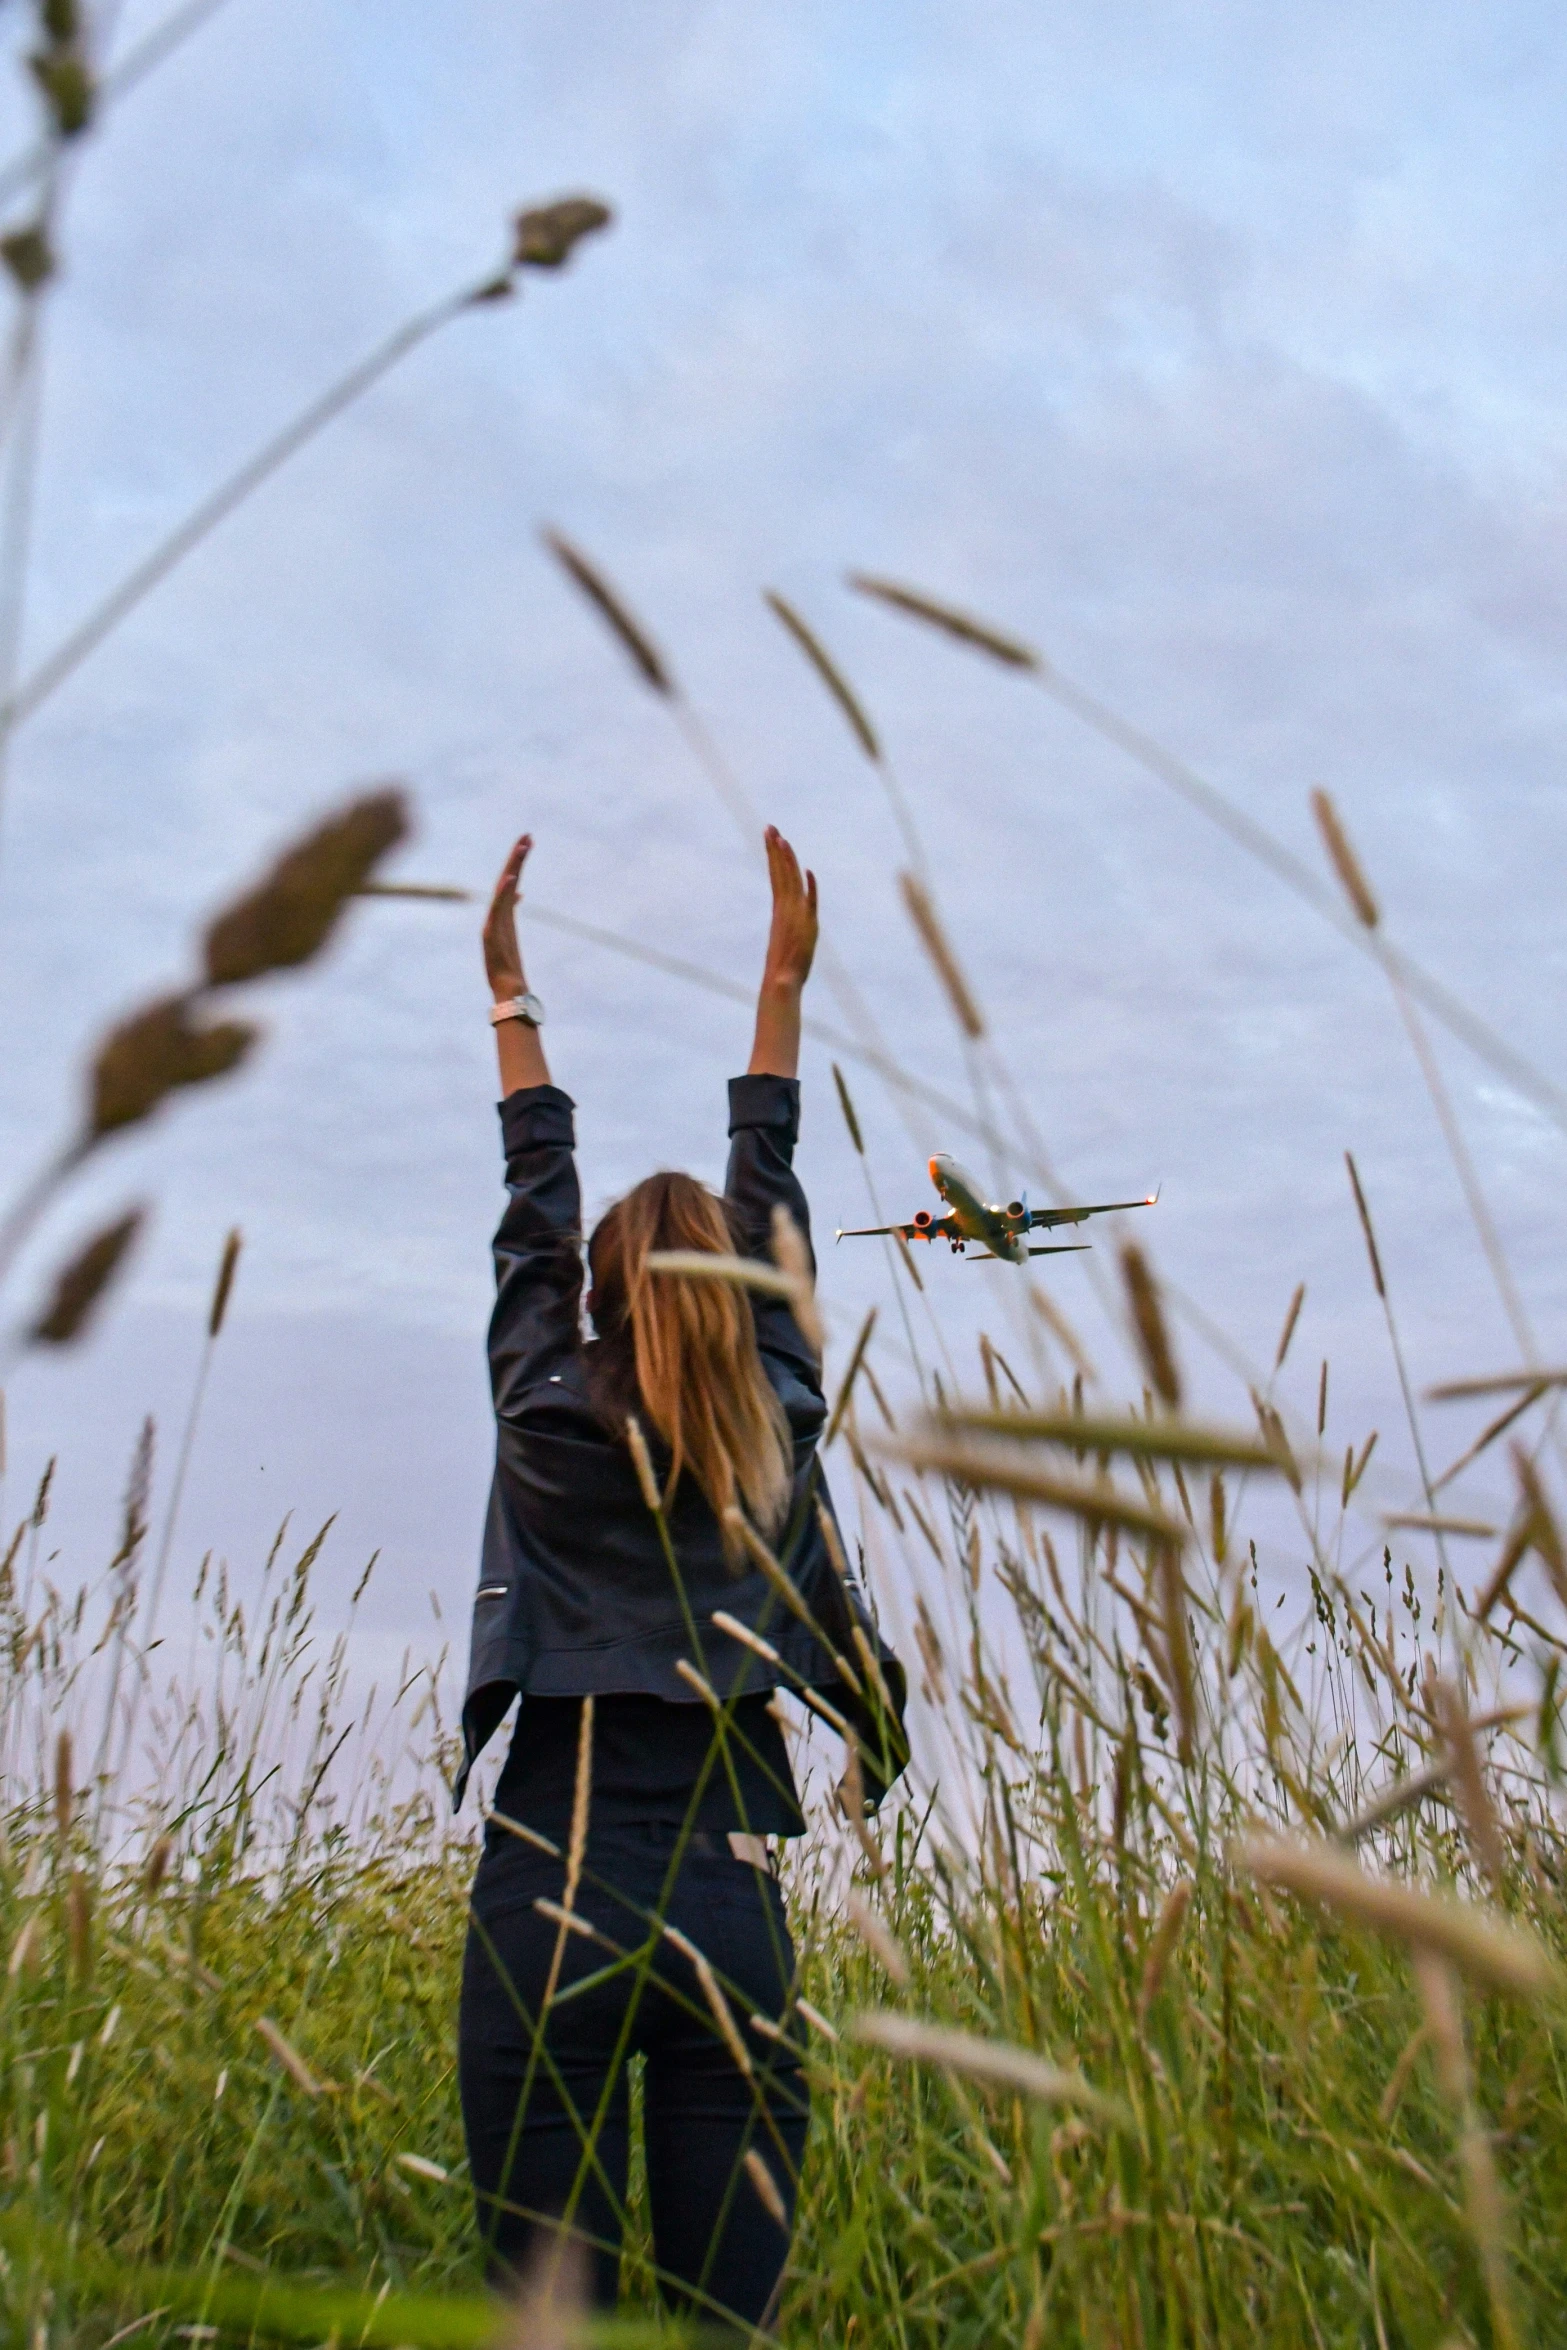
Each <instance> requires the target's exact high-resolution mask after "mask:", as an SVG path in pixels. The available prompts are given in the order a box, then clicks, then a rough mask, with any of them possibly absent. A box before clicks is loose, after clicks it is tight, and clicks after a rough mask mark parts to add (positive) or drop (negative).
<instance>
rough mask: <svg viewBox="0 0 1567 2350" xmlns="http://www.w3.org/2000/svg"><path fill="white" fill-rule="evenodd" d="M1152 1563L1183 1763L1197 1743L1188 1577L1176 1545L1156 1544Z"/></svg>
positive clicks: (1195, 1669)
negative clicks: (1184, 1573) (1188, 1614)
mask: <svg viewBox="0 0 1567 2350" xmlns="http://www.w3.org/2000/svg"><path fill="white" fill-rule="evenodd" d="M1149 1563H1150V1567H1151V1569H1152V1574H1153V1580H1154V1585H1155V1588H1156V1590H1157V1592H1158V1595H1159V1624H1160V1629H1161V1630H1162V1632H1163V1634H1164V1653H1165V1656H1166V1658H1167V1659H1168V1661H1169V1668H1170V1671H1169V1682H1170V1697H1171V1700H1172V1702H1173V1705H1174V1709H1175V1735H1176V1752H1177V1754H1178V1755H1179V1757H1180V1760H1181V1761H1182V1762H1183V1763H1189V1762H1190V1761H1191V1759H1192V1755H1193V1752H1194V1750H1195V1747H1196V1743H1197V1663H1196V1659H1195V1658H1194V1656H1193V1655H1192V1639H1191V1628H1190V1626H1189V1625H1188V1623H1187V1620H1186V1598H1187V1593H1186V1578H1185V1576H1184V1575H1183V1574H1182V1573H1181V1554H1180V1552H1179V1551H1178V1550H1177V1549H1176V1548H1175V1546H1174V1544H1173V1543H1169V1542H1160V1543H1157V1544H1156V1545H1155V1546H1154V1550H1153V1555H1152V1558H1151V1560H1150V1562H1149Z"/></svg>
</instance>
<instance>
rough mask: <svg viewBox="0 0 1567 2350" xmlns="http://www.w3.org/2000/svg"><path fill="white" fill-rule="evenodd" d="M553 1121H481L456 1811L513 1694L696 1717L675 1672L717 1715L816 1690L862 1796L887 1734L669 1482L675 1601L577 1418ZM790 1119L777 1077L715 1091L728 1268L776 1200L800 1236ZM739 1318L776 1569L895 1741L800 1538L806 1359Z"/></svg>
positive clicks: (572, 1271) (632, 1484) (805, 1509)
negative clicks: (789, 1475) (473, 1482)
mask: <svg viewBox="0 0 1567 2350" xmlns="http://www.w3.org/2000/svg"><path fill="white" fill-rule="evenodd" d="M572 1106H573V1105H572V1103H571V1100H570V1098H569V1096H568V1095H566V1094H564V1093H562V1092H561V1091H560V1089H559V1088H558V1087H557V1086H553V1085H536V1086H528V1087H525V1088H524V1089H523V1090H521V1091H520V1092H518V1093H514V1094H511V1095H509V1096H508V1098H507V1099H506V1100H505V1101H503V1102H502V1103H501V1105H500V1117H501V1133H502V1136H503V1139H504V1143H505V1149H506V1187H507V1190H508V1192H509V1193H510V1195H511V1196H510V1198H509V1200H508V1203H507V1207H506V1212H505V1214H504V1215H503V1216H502V1218H501V1222H500V1228H499V1230H498V1231H497V1232H496V1235H495V1244H494V1245H495V1281H496V1299H495V1311H494V1314H493V1315H492V1317H491V1321H490V1382H491V1387H492V1390H493V1393H494V1398H495V1422H496V1458H495V1476H494V1480H493V1482H492V1484H491V1487H490V1505H489V1512H488V1516H487V1518H486V1521H485V1529H484V1549H483V1558H482V1565H481V1569H480V1579H479V1591H478V1596H477V1598H476V1600H475V1602H474V1611H473V1634H472V1642H471V1646H470V1652H469V1665H468V1686H467V1694H466V1696H465V1699H464V1702H463V1714H462V1730H463V1760H462V1767H461V1769H460V1771H459V1773H458V1777H457V1781H456V1785H455V1788H454V1793H453V1800H454V1804H457V1803H461V1801H462V1795H463V1789H464V1787H465V1786H466V1784H467V1780H468V1774H469V1772H470V1771H471V1770H472V1768H473V1764H474V1762H475V1759H476V1758H477V1756H478V1754H479V1753H480V1751H481V1749H482V1748H483V1746H484V1744H485V1742H486V1741H487V1739H488V1738H489V1737H490V1736H491V1734H492V1733H493V1731H494V1730H495V1728H496V1726H497V1724H498V1723H499V1722H500V1720H501V1718H502V1716H503V1715H504V1714H505V1712H506V1709H507V1707H508V1706H509V1705H510V1703H511V1701H512V1699H513V1697H514V1696H516V1695H517V1693H518V1692H519V1691H522V1692H523V1693H524V1696H525V1699H526V1695H528V1694H532V1695H534V1696H538V1697H584V1696H587V1695H589V1694H590V1693H599V1694H608V1693H610V1692H615V1691H627V1692H641V1693H643V1694H645V1695H648V1696H653V1697H662V1698H667V1699H669V1700H671V1701H673V1702H674V1703H676V1704H699V1703H701V1700H700V1698H699V1697H697V1695H696V1693H695V1692H694V1691H693V1690H692V1689H691V1687H690V1685H689V1684H688V1683H687V1682H685V1681H684V1680H682V1679H681V1677H680V1675H679V1674H678V1673H677V1672H676V1671H675V1665H676V1662H677V1661H678V1660H679V1659H681V1658H685V1659H687V1660H689V1661H690V1662H691V1663H693V1664H694V1665H695V1666H696V1667H697V1669H698V1671H699V1672H701V1673H702V1674H703V1675H704V1676H705V1677H706V1679H707V1680H708V1681H709V1683H710V1684H711V1685H712V1686H713V1687H714V1688H716V1689H717V1690H718V1692H719V1694H720V1696H722V1697H725V1698H727V1697H730V1696H733V1695H737V1694H742V1693H744V1694H749V1693H751V1692H753V1691H763V1690H767V1689H770V1688H773V1687H775V1686H778V1685H780V1684H781V1685H782V1686H784V1687H785V1688H788V1687H790V1686H796V1687H797V1686H798V1685H799V1682H801V1681H803V1682H805V1683H806V1685H807V1686H809V1687H811V1688H814V1689H818V1690H820V1691H822V1692H823V1693H824V1694H828V1695H829V1697H830V1702H831V1703H832V1704H833V1705H834V1706H835V1707H836V1709H837V1710H838V1711H839V1712H840V1713H842V1714H844V1715H846V1716H847V1717H848V1718H849V1719H850V1720H851V1721H852V1722H853V1723H854V1726H855V1728H856V1730H857V1732H858V1734H859V1736H860V1739H861V1743H862V1747H863V1748H864V1760H865V1776H866V1781H867V1786H868V1789H869V1792H870V1794H871V1796H872V1798H873V1800H874V1799H876V1798H877V1797H879V1795H880V1793H882V1792H883V1791H884V1790H885V1787H886V1786H887V1785H889V1784H890V1783H891V1781H892V1780H893V1779H894V1778H895V1777H896V1776H897V1774H898V1772H899V1771H900V1770H901V1769H902V1767H903V1763H904V1761H905V1759H906V1752H907V1750H906V1748H904V1746H903V1744H902V1735H901V1727H899V1728H896V1729H893V1730H892V1731H891V1732H890V1734H889V1730H888V1725H887V1724H886V1722H885V1720H884V1718H883V1717H881V1716H879V1715H878V1713H877V1712H876V1711H875V1710H874V1709H873V1708H872V1707H870V1706H869V1705H866V1704H864V1703H861V1702H857V1701H856V1699H855V1696H854V1694H853V1692H851V1691H850V1690H849V1689H848V1688H847V1687H846V1686H845V1684H844V1683H843V1682H842V1681H841V1680H840V1678H839V1676H838V1673H837V1670H836V1668H835V1666H834V1664H833V1661H832V1658H831V1656H830V1655H829V1654H828V1653H827V1651H826V1650H825V1649H824V1648H823V1646H822V1644H821V1643H820V1641H818V1640H817V1639H816V1637H815V1636H814V1635H813V1633H812V1632H811V1631H810V1630H809V1629H808V1628H807V1627H806V1626H805V1625H804V1624H802V1623H801V1622H800V1621H799V1619H798V1618H797V1617H795V1616H794V1615H793V1614H791V1613H789V1612H788V1611H787V1610H786V1609H785V1608H784V1607H783V1605H782V1603H781V1602H780V1601H779V1599H778V1597H777V1596H776V1594H775V1593H774V1591H773V1590H772V1589H771V1587H770V1586H769V1584H768V1583H767V1581H766V1579H765V1577H764V1576H762V1575H761V1574H760V1573H759V1572H758V1571H756V1570H755V1569H750V1570H748V1571H745V1572H742V1573H739V1574H736V1573H735V1572H734V1571H733V1570H732V1569H731V1568H730V1567H729V1565H728V1564H727V1562H726V1560H725V1558H724V1554H723V1547H722V1543H721V1541H720V1537H719V1530H718V1522H717V1520H716V1518H715V1517H714V1515H713V1513H712V1511H711V1510H710V1509H709V1507H708V1505H707V1503H706V1502H705V1501H704V1500H703V1498H702V1496H701V1494H700V1493H699V1492H698V1491H697V1489H696V1487H695V1485H694V1484H693V1482H692V1480H691V1479H690V1478H683V1479H682V1480H681V1483H680V1486H679V1488H678V1489H677V1491H676V1494H675V1497H674V1502H673V1506H672V1508H671V1511H670V1514H669V1532H670V1537H671V1541H672V1545H673V1549H674V1553H675V1559H676V1563H677V1565H678V1568H679V1583H678V1585H677V1583H676V1581H675V1579H674V1578H673V1577H672V1576H671V1574H670V1571H669V1566H668V1563H667V1561H666V1559H665V1556H664V1551H663V1548H662V1545H661V1544H660V1541H659V1538H658V1529H657V1526H656V1523H655V1521H654V1519H653V1517H652V1516H651V1514H650V1513H649V1511H648V1509H647V1506H646V1504H645V1502H644V1501H643V1499H642V1493H641V1489H640V1487H639V1486H638V1484H637V1479H636V1472H635V1470H634V1468H633V1466H632V1463H631V1458H630V1455H629V1453H628V1452H627V1450H626V1446H625V1444H624V1442H623V1441H622V1440H621V1439H620V1438H619V1436H618V1434H616V1433H615V1432H613V1431H612V1430H610V1429H609V1428H607V1427H606V1425H605V1423H604V1421H603V1419H602V1418H601V1417H600V1415H599V1414H598V1413H597V1412H596V1411H595V1409H594V1406H593V1403H592V1401H591V1398H590V1396H589V1392H588V1385H587V1379H586V1375H585V1364H584V1354H585V1346H584V1341H583V1338H582V1334H581V1300H582V1280H583V1249H582V1241H583V1234H582V1204H581V1195H580V1192H579V1190H578V1185H577V1170H576V1164H575V1161H574V1160H573V1157H572V1146H573V1141H574V1136H573V1130H572ZM799 1117H800V1089H799V1086H798V1084H797V1083H796V1082H795V1081H794V1080H793V1079H791V1078H783V1077H736V1078H733V1079H731V1081H730V1086H729V1133H730V1137H731V1141H730V1150H729V1170H728V1174H727V1176H726V1178H725V1183H724V1198H725V1202H726V1205H727V1207H728V1210H729V1216H730V1222H731V1225H732V1227H733V1230H734V1234H735V1245H736V1247H737V1249H739V1250H740V1251H742V1252H743V1253H744V1254H746V1255H750V1256H764V1255H766V1254H767V1253H768V1250H769V1245H770V1241H771V1235H772V1215H773V1209H774V1207H775V1205H777V1204H779V1203H782V1205H783V1206H784V1207H786V1208H787V1209H788V1211H789V1213H790V1214H791V1215H792V1216H793V1218H794V1220H795V1222H796V1223H797V1224H798V1225H799V1227H800V1230H801V1231H802V1232H803V1233H805V1234H806V1236H807V1239H808V1238H809V1232H810V1219H809V1210H808V1209H807V1207H806V1202H805V1194H804V1192H803V1191H802V1190H801V1188H800V1185H799V1182H798V1180H797V1178H796V1176H795V1174H794V1172H793V1167H792V1164H791V1162H792V1159H793V1156H794V1145H795V1138H796V1135H797V1133H798V1129H799ZM752 1310H753V1312H754V1314H755V1318H756V1335H757V1343H758V1345H759V1347H760V1350H761V1357H762V1363H763V1366H764V1368H765V1370H766V1373H767V1377H768V1379H769V1381H770V1382H771V1384H772V1387H773V1389H774V1392H775V1393H776V1394H777V1396H778V1398H779V1401H780V1402H781V1403H782V1405H783V1408H784V1412H785V1415H786V1417H787V1419H788V1423H789V1428H790V1432H791V1435H792V1437H793V1440H794V1492H793V1499H792V1502H791V1506H790V1511H789V1515H788V1518H787V1520H786V1522H785V1528H784V1531H783V1532H782V1533H781V1534H780V1535H779V1537H778V1541H777V1548H778V1551H779V1554H780V1556H781V1557H782V1558H783V1561H784V1564H785V1565H786V1567H787V1569H788V1572H789V1574H790V1575H791V1577H792V1578H793V1580H794V1583H795V1585H796V1588H797V1589H798V1590H799V1591H800V1593H801V1595H802V1596H803V1598H804V1599H805V1601H806V1603H807V1605H808V1607H809V1608H810V1610H811V1612H812V1614H813V1615H814V1617H815V1618H816V1621H817V1622H818V1623H819V1624H820V1625H821V1626H822V1627H823V1629H824V1630H825V1631H826V1632H827V1634H828V1636H829V1638H830V1639H831V1641H832V1643H833V1646H834V1647H836V1648H837V1649H838V1650H839V1651H840V1652H841V1653H843V1654H846V1655H847V1656H848V1657H849V1658H850V1660H851V1663H857V1658H856V1654H855V1647H854V1640H853V1626H854V1624H855V1623H858V1624H859V1626H860V1628H861V1629H862V1631H863V1632H864V1634H865V1635H866V1637H867V1638H868V1639H869V1640H870V1642H871V1644H872V1647H873V1649H874V1651H875V1653H876V1655H877V1657H878V1658H879V1660H880V1662H881V1666H882V1672H883V1676H884V1679H885V1681H886V1683H887V1685H888V1688H889V1691H890V1693H891V1696H892V1698H893V1702H894V1707H895V1710H896V1713H897V1716H898V1723H899V1725H901V1721H902V1715H903V1708H904V1703H905V1684H904V1676H903V1671H902V1668H901V1666H900V1665H899V1664H898V1662H897V1660H896V1658H895V1657H894V1656H893V1655H892V1653H891V1651H890V1650H889V1649H888V1648H887V1647H886V1646H885V1645H884V1644H883V1642H882V1641H881V1639H880V1637H879V1635H878V1634H877V1632H876V1630H875V1627H874V1625H873V1624H872V1622H871V1618H870V1615H869V1613H868V1611H867V1609H866V1607H865V1603H864V1600H863V1598H862V1597H861V1595H860V1593H859V1591H858V1590H857V1589H856V1588H855V1587H854V1586H853V1585H852V1584H851V1585H850V1586H849V1588H848V1589H847V1590H846V1589H845V1587H844V1585H843V1583H842V1581H841V1580H840V1578H839V1576H838V1575H837V1573H836V1572H835V1570H834V1568H833V1565H832V1561H831V1558H830V1557H829V1555H828V1551H827V1546H826V1543H825V1542H824V1541H823V1539H822V1534H821V1529H820V1526H819V1525H818V1522H817V1517H816V1503H817V1501H818V1499H820V1500H821V1501H822V1502H823V1503H824V1504H825V1506H826V1507H827V1508H828V1509H829V1510H830V1509H831V1508H832V1502H831V1498H830V1496H829V1494H828V1491H827V1485H826V1480H825V1478H824V1477H823V1474H822V1471H821V1466H820V1463H819V1462H818V1460H817V1455H816V1447H817V1442H818V1439H819V1437H820V1435H821V1431H822V1426H823V1422H824V1420H825V1417H826V1406H825V1403H824V1401H823V1396H822V1387H821V1377H820V1373H819V1370H818V1367H817V1363H816V1359H815V1357H814V1355H813V1353H812V1351H811V1349H810V1347H809V1346H808V1345H807V1344H806V1342H805V1340H804V1338H803V1337H802V1336H801V1334H800V1331H799V1329H798V1327H797V1325H796V1323H795V1320H794V1316H793V1314H792V1313H791V1312H790V1310H789V1307H788V1305H787V1304H786V1302H785V1301H784V1300H782V1299H780V1298H769V1297H763V1296H761V1295H758V1294H756V1293H754V1292H753V1293H752ZM590 1343H591V1342H590ZM715 1609H721V1610H727V1612H728V1613H729V1614H730V1615H732V1616H734V1617H736V1618H738V1620H739V1621H740V1622H741V1623H743V1624H746V1625H748V1626H750V1627H751V1628H753V1629H754V1630H756V1631H758V1632H760V1633H762V1634H763V1635H764V1636H765V1638H766V1639H767V1640H769V1641H770V1642H771V1643H772V1645H773V1646H774V1647H775V1648H776V1649H777V1650H778V1651H779V1652H780V1654H781V1655H782V1656H783V1657H784V1658H785V1660H786V1662H787V1664H788V1666H789V1667H790V1671H789V1672H780V1671H779V1670H778V1669H777V1668H776V1667H773V1666H771V1665H769V1664H768V1663H767V1662H766V1661H765V1660H764V1659H763V1658H760V1657H758V1656H757V1655H755V1653H754V1652H753V1651H752V1650H750V1649H748V1648H745V1647H743V1646H742V1645H741V1644H740V1642H738V1641H736V1640H734V1639H733V1638H731V1637H730V1636H728V1635H727V1634H724V1633H721V1632H717V1631H715V1630H714V1628H713V1624H712V1616H713V1612H714V1610H715Z"/></svg>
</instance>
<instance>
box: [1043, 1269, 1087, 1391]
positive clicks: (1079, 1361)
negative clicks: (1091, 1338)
mask: <svg viewBox="0 0 1567 2350" xmlns="http://www.w3.org/2000/svg"><path fill="white" fill-rule="evenodd" d="M1028 1302H1029V1304H1030V1305H1031V1306H1032V1307H1033V1309H1034V1311H1035V1313H1036V1314H1037V1315H1038V1316H1039V1319H1040V1320H1041V1322H1043V1323H1044V1325H1045V1328H1046V1329H1047V1330H1048V1331H1049V1333H1050V1335H1051V1337H1052V1338H1054V1339H1055V1340H1056V1341H1057V1343H1058V1344H1059V1345H1061V1346H1062V1347H1064V1348H1065V1350H1066V1352H1067V1354H1068V1356H1069V1357H1070V1359H1071V1361H1072V1364H1073V1366H1074V1368H1075V1369H1076V1371H1077V1373H1078V1376H1079V1377H1080V1378H1083V1379H1089V1380H1094V1381H1097V1379H1098V1377H1099V1374H1098V1372H1097V1371H1096V1370H1095V1369H1094V1366H1093V1364H1092V1362H1091V1361H1090V1360H1089V1358H1088V1354H1087V1352H1086V1350H1085V1349H1084V1346H1083V1343H1082V1340H1081V1339H1080V1338H1079V1337H1078V1335H1077V1332H1076V1331H1075V1330H1074V1329H1073V1328H1072V1325H1071V1323H1070V1322H1069V1321H1068V1320H1067V1318H1066V1316H1065V1314H1063V1313H1062V1311H1061V1309H1060V1307H1059V1306H1058V1305H1057V1304H1056V1301H1055V1299H1054V1298H1053V1297H1051V1296H1050V1294H1049V1292H1048V1291H1046V1290H1043V1289H1040V1288H1038V1287H1037V1286H1036V1285H1035V1284H1034V1283H1033V1282H1030V1283H1029V1287H1028Z"/></svg>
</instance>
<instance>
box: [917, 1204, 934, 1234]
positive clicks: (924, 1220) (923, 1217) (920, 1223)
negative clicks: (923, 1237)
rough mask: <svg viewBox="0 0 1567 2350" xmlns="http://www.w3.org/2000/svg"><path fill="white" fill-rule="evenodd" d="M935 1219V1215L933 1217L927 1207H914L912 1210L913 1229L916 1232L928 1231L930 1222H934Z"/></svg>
mask: <svg viewBox="0 0 1567 2350" xmlns="http://www.w3.org/2000/svg"><path fill="white" fill-rule="evenodd" d="M935 1221H936V1219H935V1217H934V1216H933V1215H932V1214H931V1212H930V1210H929V1208H916V1209H915V1211H914V1229H915V1231H916V1232H928V1231H929V1230H930V1228H931V1226H932V1224H934V1223H935Z"/></svg>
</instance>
